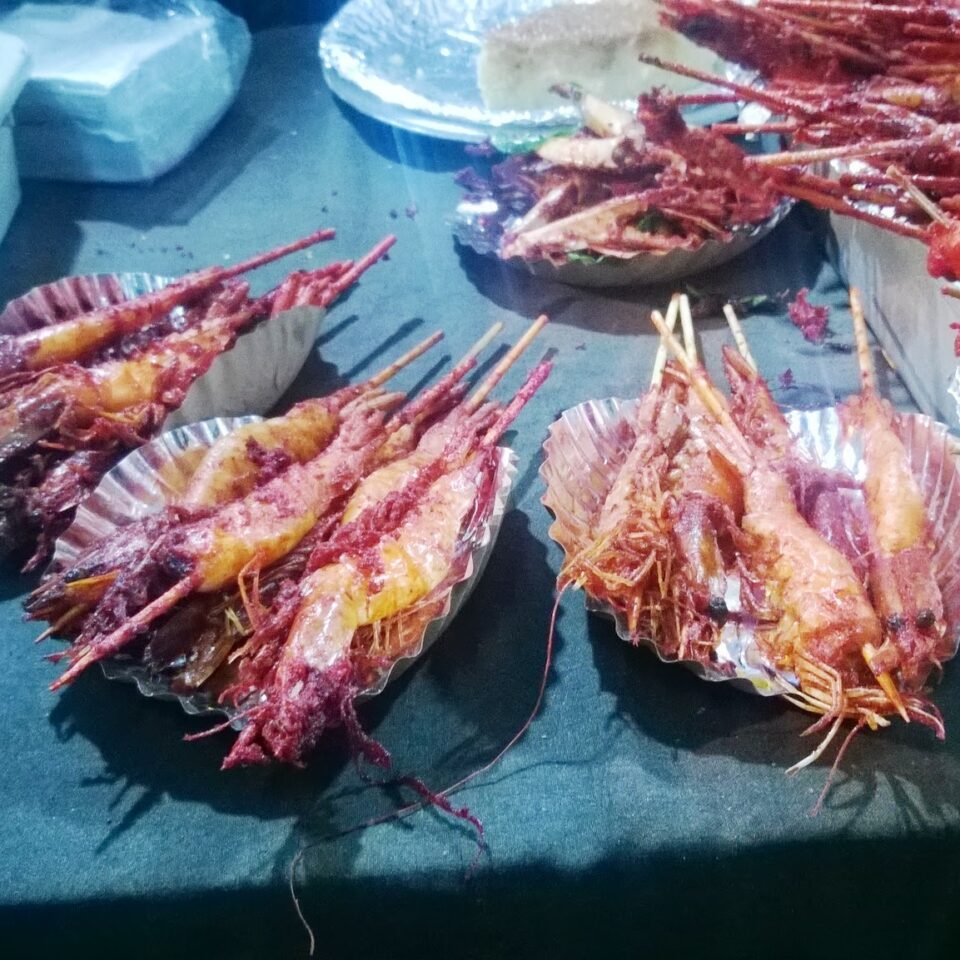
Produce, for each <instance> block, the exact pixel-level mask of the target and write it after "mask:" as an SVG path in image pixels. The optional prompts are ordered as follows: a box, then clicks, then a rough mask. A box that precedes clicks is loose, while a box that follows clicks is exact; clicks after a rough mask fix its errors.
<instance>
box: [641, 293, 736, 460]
mask: <svg viewBox="0 0 960 960" xmlns="http://www.w3.org/2000/svg"><path fill="white" fill-rule="evenodd" d="M650 320H651V321H652V322H653V325H654V326H655V327H656V328H657V332H658V333H659V334H660V336H661V337H662V338H663V340H664V342H665V343H666V344H667V346H668V347H669V349H670V351H671V353H673V355H674V357H675V358H676V360H677V363H679V364H680V366H681V367H682V368H683V371H684V373H686V375H687V376H688V377H689V378H690V384H691V386H692V387H693V389H694V390H695V391H696V393H697V395H698V396H699V397H700V399H701V400H702V401H703V404H704V406H705V407H706V408H707V409H708V410H709V411H710V412H711V413H712V414H713V416H714V417H715V418H716V419H717V421H718V422H719V423H720V424H721V426H723V427H724V428H725V430H726V431H727V433H728V434H729V439H730V442H731V444H732V445H734V446H736V447H738V448H739V449H738V451H737V453H738V455H739V456H740V457H741V458H742V459H743V460H744V462H745V463H746V464H747V465H748V466H749V465H752V464H753V454H752V453H751V451H750V448H749V446H748V445H747V442H746V440H744V438H743V434H742V433H741V432H740V428H739V427H738V426H737V425H736V423H734V420H733V417H731V416H730V411H729V410H728V409H727V404H726V401H725V400H724V399H723V397H722V396H721V394H720V393H718V391H717V390H716V388H715V387H714V386H713V384H711V383H710V381H709V380H708V379H707V377H706V375H705V374H704V372H703V369H702V367H701V366H700V365H699V364H698V363H695V362H694V361H692V360H691V359H690V357H689V356H688V355H687V351H686V350H685V349H684V347H683V346H681V344H680V341H679V340H677V338H676V337H675V336H674V335H673V334H672V333H671V332H670V331H669V330H668V329H667V323H666V321H665V320H664V319H663V315H662V314H661V313H660V311H659V310H654V311H653V312H652V313H651V314H650Z"/></svg>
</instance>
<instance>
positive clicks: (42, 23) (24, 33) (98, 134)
mask: <svg viewBox="0 0 960 960" xmlns="http://www.w3.org/2000/svg"><path fill="white" fill-rule="evenodd" d="M0 31H5V32H7V33H11V34H14V35H15V36H18V37H20V38H21V39H22V40H23V41H24V43H25V44H26V46H27V48H28V50H29V51H30V55H31V60H32V67H31V72H30V79H29V80H28V82H27V85H26V87H25V89H24V91H23V94H22V95H21V97H20V99H19V101H18V102H17V105H16V108H15V111H14V118H15V127H14V138H15V141H16V148H17V158H18V161H19V165H20V173H21V175H22V176H24V177H40V178H45V179H58V180H86V181H107V182H132V181H139V180H150V179H153V178H154V177H158V176H160V175H161V174H163V173H166V172H167V171H168V170H169V169H171V167H173V166H175V165H176V164H177V163H179V162H180V161H181V160H182V159H183V158H184V157H185V156H187V154H188V153H190V151H191V150H193V148H194V147H195V146H196V145H197V144H198V143H199V142H200V141H201V140H202V139H203V137H205V136H206V135H207V134H208V133H209V132H210V130H211V129H212V128H213V126H214V125H215V124H216V122H217V121H218V120H219V119H220V117H221V116H222V115H223V113H224V111H225V110H226V109H227V107H229V106H230V104H231V103H232V102H233V99H234V97H235V96H236V93H237V90H238V88H239V86H240V80H241V78H242V76H243V71H244V69H245V68H246V64H247V59H248V57H249V54H250V32H249V30H248V29H247V26H246V24H245V23H244V22H243V20H241V19H240V18H238V17H235V16H233V15H232V14H230V13H228V12H227V11H226V10H224V8H223V7H221V6H220V5H219V4H217V3H215V2H213V0H163V2H161V0H73V2H69V3H55V4H54V3H20V4H17V5H16V6H14V7H13V8H12V9H11V8H9V7H8V8H6V9H5V10H4V12H0Z"/></svg>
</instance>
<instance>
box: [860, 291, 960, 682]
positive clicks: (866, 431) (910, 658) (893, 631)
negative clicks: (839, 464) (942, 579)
mask: <svg viewBox="0 0 960 960" xmlns="http://www.w3.org/2000/svg"><path fill="white" fill-rule="evenodd" d="M850 308H851V312H852V313H853V323H854V331H855V334H856V341H857V357H858V360H859V363H860V372H861V385H862V386H861V392H860V395H859V396H858V397H855V398H853V399H850V400H848V401H847V403H846V404H845V405H844V407H843V409H842V411H841V413H842V416H843V418H844V420H845V421H846V424H847V427H848V429H850V430H853V431H856V432H857V433H858V434H859V435H860V437H861V439H862V441H863V461H864V464H865V467H866V477H865V479H864V484H863V488H864V500H865V503H866V508H867V516H868V527H869V544H870V552H869V554H868V558H869V585H870V593H871V596H872V598H873V602H874V606H875V607H876V608H877V611H878V613H879V614H880V617H881V620H882V623H883V627H884V631H883V643H882V645H881V646H879V648H876V649H873V650H869V651H865V653H864V656H865V657H866V658H867V662H868V664H869V665H870V669H871V670H872V671H874V672H875V673H880V672H883V671H886V672H890V671H896V672H897V674H898V675H899V678H900V683H901V687H902V688H903V689H905V690H908V691H910V692H919V691H920V690H921V689H922V687H923V685H924V683H925V682H926V680H927V678H928V676H929V674H930V671H931V670H932V669H934V668H937V669H939V667H940V665H941V663H942V661H943V660H945V659H948V658H949V657H950V656H952V655H953V650H954V645H953V640H952V638H951V637H950V636H949V635H948V631H947V627H946V622H945V619H944V612H943V597H942V596H941V593H940V588H939V586H938V584H937V579H936V575H935V571H934V566H933V553H934V543H933V536H932V533H931V526H930V521H929V518H928V516H927V510H926V505H925V503H924V500H923V494H922V493H921V491H920V487H919V484H918V483H917V480H916V478H915V477H914V475H913V471H912V470H911V468H910V461H909V458H908V456H907V452H906V449H905V448H904V445H903V442H902V441H901V439H900V437H899V436H898V435H897V431H896V428H895V425H894V419H893V411H892V410H891V408H890V405H889V404H888V403H886V402H885V401H884V400H882V399H881V398H880V396H879V394H878V393H877V390H876V385H875V374H874V370H873V363H872V361H871V359H870V353H869V346H868V344H867V334H866V322H865V320H864V316H863V308H862V306H861V303H860V296H859V293H858V292H857V291H856V290H851V291H850Z"/></svg>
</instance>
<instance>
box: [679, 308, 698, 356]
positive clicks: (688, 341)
mask: <svg viewBox="0 0 960 960" xmlns="http://www.w3.org/2000/svg"><path fill="white" fill-rule="evenodd" d="M680 326H681V327H682V328H683V345H684V346H685V347H686V348H687V356H688V357H689V358H690V362H691V363H696V362H697V338H696V337H695V336H694V333H693V314H692V313H691V312H690V298H689V297H688V296H687V295H686V294H685V293H681V294H680Z"/></svg>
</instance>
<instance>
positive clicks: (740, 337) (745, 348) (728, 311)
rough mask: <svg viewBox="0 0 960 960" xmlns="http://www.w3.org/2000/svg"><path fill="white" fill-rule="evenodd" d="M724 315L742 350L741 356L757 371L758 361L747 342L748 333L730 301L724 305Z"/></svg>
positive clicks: (738, 347)
mask: <svg viewBox="0 0 960 960" xmlns="http://www.w3.org/2000/svg"><path fill="white" fill-rule="evenodd" d="M723 315H724V316H725V317H726V318H727V326H729V327H730V332H731V333H732V334H733V339H734V342H735V343H736V345H737V350H739V351H740V356H741V357H743V359H744V360H746V362H747V366H748V367H750V369H751V370H752V371H753V372H754V373H756V372H757V361H756V360H754V359H753V355H752V354H751V353H750V345H749V344H748V343H747V337H746V334H744V332H743V327H742V326H741V325H740V318H739V317H738V316H737V314H736V312H735V311H734V309H733V307H731V306H730V304H729V303H725V304H724V305H723Z"/></svg>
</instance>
